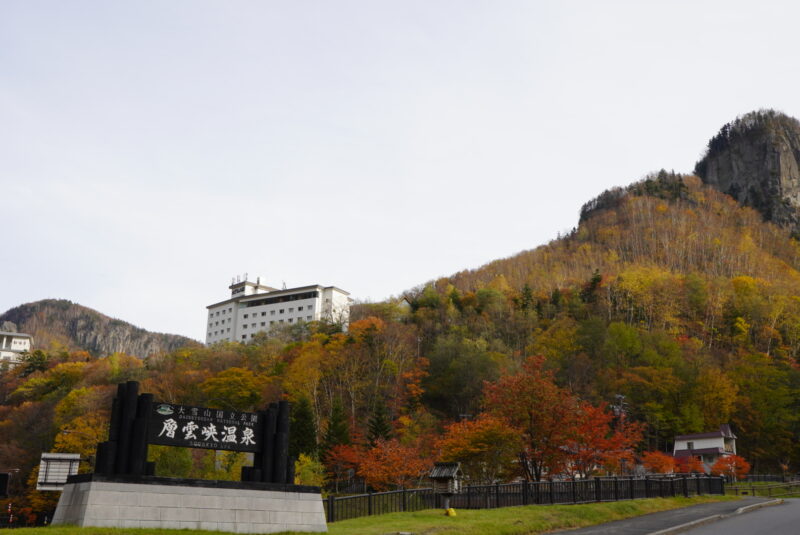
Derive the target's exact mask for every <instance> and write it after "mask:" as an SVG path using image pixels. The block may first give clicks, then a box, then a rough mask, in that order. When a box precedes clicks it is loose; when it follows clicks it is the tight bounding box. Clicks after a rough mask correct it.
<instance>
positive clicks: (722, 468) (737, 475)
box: [711, 455, 750, 480]
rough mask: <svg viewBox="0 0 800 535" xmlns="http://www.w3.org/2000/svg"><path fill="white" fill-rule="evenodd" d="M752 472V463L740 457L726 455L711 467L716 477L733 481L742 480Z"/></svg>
mask: <svg viewBox="0 0 800 535" xmlns="http://www.w3.org/2000/svg"><path fill="white" fill-rule="evenodd" d="M748 472H750V463H748V462H747V461H745V460H744V458H743V457H739V456H738V455H725V456H724V457H720V458H719V459H717V462H715V463H714V465H713V466H712V467H711V473H712V474H713V475H715V476H725V477H728V478H730V479H732V480H737V479H742V478H743V477H744V476H746V475H747V474H748Z"/></svg>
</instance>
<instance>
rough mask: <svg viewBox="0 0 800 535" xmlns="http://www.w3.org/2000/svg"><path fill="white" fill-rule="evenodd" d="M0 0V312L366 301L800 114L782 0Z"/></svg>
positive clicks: (561, 222)
mask: <svg viewBox="0 0 800 535" xmlns="http://www.w3.org/2000/svg"><path fill="white" fill-rule="evenodd" d="M755 4H756V2H731V1H725V2H701V1H693V2H674V1H673V2H662V3H661V5H655V3H654V2H643V1H641V0H639V1H635V2H613V1H607V0H606V1H603V2H598V1H585V2H566V1H561V2H556V1H553V2H535V1H532V0H531V1H519V2H515V1H497V0H495V1H485V2H480V1H466V0H453V1H436V0H421V1H409V0H396V1H375V0H362V1H352V2H348V1H336V2H331V1H329V0H320V1H317V2H310V1H291V2H271V1H231V0H225V1H222V0H219V1H217V2H209V1H201V0H184V1H177V0H171V1H169V2H163V1H142V0H138V1H136V2H126V3H123V2H107V1H100V0H97V1H76V0H70V1H69V2H64V1H61V0H53V1H36V0H5V1H2V2H0V125H2V126H0V197H1V198H2V208H0V214H1V215H2V221H3V229H2V231H3V236H4V239H3V245H2V247H1V248H0V281H2V282H0V284H1V286H0V312H2V311H4V310H7V309H9V308H11V307H13V306H16V305H19V304H21V303H25V302H30V301H35V300H38V299H43V298H64V299H70V300H72V301H74V302H77V303H80V304H83V305H86V306H89V307H92V308H95V309H97V310H99V311H100V312H103V313H105V314H108V315H110V316H114V317H118V318H120V319H123V320H126V321H130V322H132V323H134V324H136V325H138V326H141V327H144V328H146V329H149V330H155V331H162V332H173V333H178V334H183V335H187V336H191V337H193V338H197V339H201V340H202V339H203V338H204V329H203V327H204V325H205V318H206V315H205V314H206V311H205V306H206V305H208V304H211V303H213V302H216V301H220V300H222V299H225V298H227V297H228V296H229V290H228V289H227V286H228V284H229V283H230V279H231V277H232V276H234V275H236V274H243V273H244V272H248V273H249V274H250V276H251V277H250V278H251V279H253V278H254V277H255V275H261V276H262V281H266V282H267V283H268V284H272V285H273V286H279V285H281V284H282V282H283V281H285V283H286V284H287V285H288V286H289V287H292V286H300V285H305V284H314V283H320V284H325V285H331V284H332V285H336V286H339V287H341V288H344V289H346V290H348V291H350V292H351V294H352V296H353V297H354V298H356V299H362V300H363V299H372V300H380V299H383V298H386V297H388V296H390V295H397V294H399V293H401V292H402V291H403V290H406V289H408V288H410V287H413V286H416V285H417V284H420V283H423V282H426V281H428V280H431V279H433V278H436V277H438V276H442V275H448V274H451V273H454V272H456V271H459V270H461V269H465V268H474V267H478V266H480V265H482V264H484V263H486V262H488V261H491V260H493V259H495V258H499V257H505V256H509V255H512V254H514V253H517V252H519V251H521V250H524V249H530V248H533V247H536V246H538V245H540V244H542V243H546V242H547V241H549V240H551V239H553V238H555V237H556V235H557V233H558V232H559V231H561V232H563V231H567V230H569V229H571V228H572V227H573V226H575V225H576V224H577V221H578V210H579V208H580V206H581V205H582V204H583V203H584V202H586V201H587V200H589V199H590V198H592V197H594V196H595V195H597V194H598V193H600V192H601V191H603V190H604V189H606V188H609V187H612V186H618V185H625V184H628V183H630V182H632V181H634V180H637V179H639V178H641V177H642V176H643V175H644V174H646V173H648V172H650V171H653V170H657V169H659V168H662V167H664V168H667V169H675V170H676V171H690V170H691V169H692V168H693V166H694V162H695V161H696V160H697V159H698V157H699V156H700V154H701V152H702V150H703V147H704V146H705V143H706V141H707V140H708V138H709V137H710V136H711V135H713V134H714V133H715V132H716V131H717V130H718V129H719V127H720V126H722V124H723V123H725V122H727V121H729V120H731V119H733V118H734V117H735V116H736V115H739V114H742V113H745V112H747V111H750V110H752V109H756V108H760V107H772V108H776V109H779V110H782V111H784V112H786V113H788V114H790V115H794V116H800V97H798V94H800V69H798V68H797V58H798V53H800V46H799V45H798V39H797V29H796V27H797V20H798V15H800V7H797V6H798V5H797V4H795V3H794V2H789V1H787V2H764V1H761V2H758V5H755Z"/></svg>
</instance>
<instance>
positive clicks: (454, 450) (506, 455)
mask: <svg viewBox="0 0 800 535" xmlns="http://www.w3.org/2000/svg"><path fill="white" fill-rule="evenodd" d="M436 448H437V450H439V451H440V452H441V453H440V459H441V460H442V461H444V462H460V463H461V469H462V470H463V472H464V476H465V477H466V479H467V481H469V482H470V483H472V484H489V483H494V482H496V481H498V480H501V481H502V480H506V479H508V478H509V477H510V476H511V475H512V474H514V470H515V461H516V459H517V456H518V454H519V452H520V451H522V436H521V434H520V432H519V431H518V430H516V429H514V428H513V427H510V426H509V425H508V423H507V422H506V421H504V420H502V419H500V418H498V417H496V416H494V415H492V414H488V413H487V414H482V415H481V416H479V417H478V418H477V419H475V420H466V421H462V422H457V423H454V424H451V425H449V426H447V428H446V429H445V433H444V436H443V437H442V438H441V439H440V440H439V441H438V442H437V444H436Z"/></svg>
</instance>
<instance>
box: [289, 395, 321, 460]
mask: <svg viewBox="0 0 800 535" xmlns="http://www.w3.org/2000/svg"><path fill="white" fill-rule="evenodd" d="M290 426H291V430H292V432H291V433H289V457H292V458H293V459H297V458H299V457H300V454H301V453H304V454H306V455H308V456H309V457H313V458H315V457H316V456H317V430H316V428H315V427H314V413H313V412H312V410H311V403H310V402H309V401H308V398H306V397H301V398H300V399H299V400H298V401H297V403H295V404H294V406H293V407H292V416H291V423H290Z"/></svg>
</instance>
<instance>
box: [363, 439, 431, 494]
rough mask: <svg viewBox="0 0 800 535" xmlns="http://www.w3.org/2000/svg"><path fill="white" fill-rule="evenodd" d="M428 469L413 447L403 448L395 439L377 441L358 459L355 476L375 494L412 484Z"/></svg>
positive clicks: (426, 461)
mask: <svg viewBox="0 0 800 535" xmlns="http://www.w3.org/2000/svg"><path fill="white" fill-rule="evenodd" d="M431 465H432V463H431V461H430V460H429V459H425V458H423V457H422V456H421V454H420V451H419V449H418V448H416V447H414V446H404V445H403V444H401V443H400V441H399V440H397V439H391V440H378V442H377V443H376V444H375V447H373V448H372V449H370V450H369V451H367V452H366V454H365V455H364V457H363V458H362V459H361V462H360V463H359V466H358V475H360V476H361V477H363V478H364V480H365V481H366V482H367V484H368V485H369V486H370V487H372V488H374V489H375V490H388V489H389V488H391V487H393V486H394V487H406V486H409V485H410V484H413V483H414V482H415V481H416V480H418V479H420V477H422V476H423V475H424V474H425V473H426V472H427V471H428V470H430V468H431Z"/></svg>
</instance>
